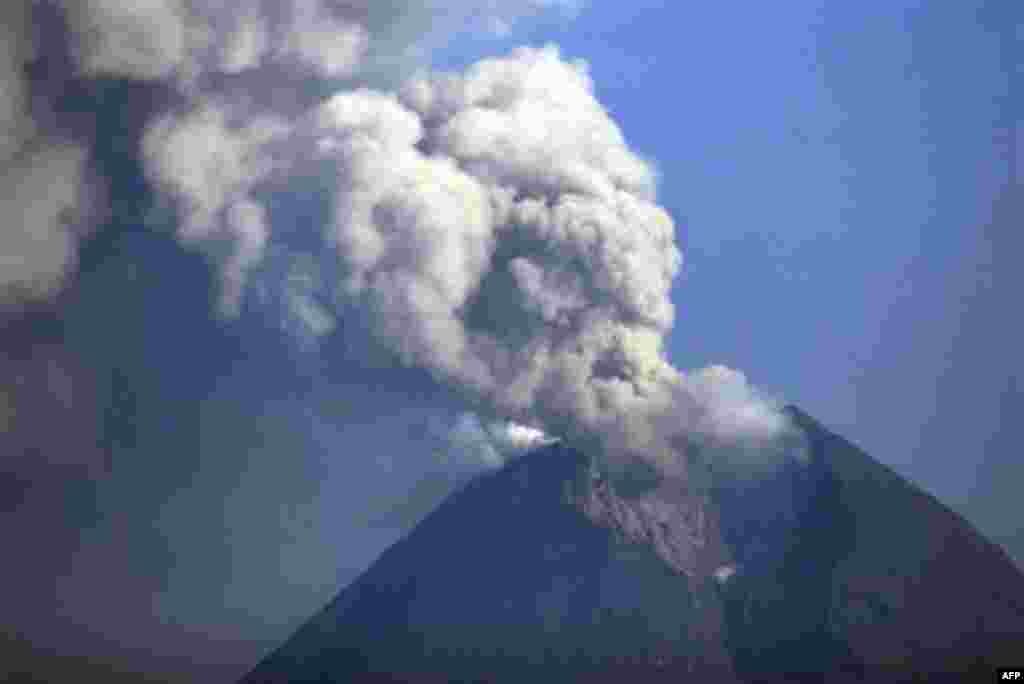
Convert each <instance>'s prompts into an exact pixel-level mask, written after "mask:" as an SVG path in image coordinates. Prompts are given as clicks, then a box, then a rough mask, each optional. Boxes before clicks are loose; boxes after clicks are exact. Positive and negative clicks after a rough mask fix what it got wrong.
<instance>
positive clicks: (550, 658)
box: [242, 407, 1024, 684]
mask: <svg viewBox="0 0 1024 684" xmlns="http://www.w3.org/2000/svg"><path fill="white" fill-rule="evenodd" d="M786 410H787V413H788V414H789V417H790V418H791V420H792V421H793V423H794V424H795V425H796V426H798V427H799V428H800V429H801V430H802V431H803V433H804V434H805V435H806V437H807V443H808V445H809V453H810V457H809V458H808V459H807V461H806V463H802V464H801V463H799V462H798V461H797V460H795V459H788V460H786V461H784V462H783V463H782V464H781V465H780V466H779V467H778V468H776V469H775V470H774V471H772V472H771V473H769V474H767V475H766V476H764V477H761V478H760V479H759V480H758V481H757V482H756V483H754V484H750V483H748V484H747V486H741V485H740V484H737V483H736V482H734V481H731V480H730V479H729V477H727V476H725V475H722V474H721V473H718V474H715V475H714V477H712V478H711V486H710V487H709V488H708V489H707V491H706V492H704V493H702V492H693V491H674V492H673V490H672V489H671V487H668V486H658V487H654V488H650V489H649V490H648V491H646V492H642V493H640V494H638V495H631V496H629V497H626V496H621V495H619V494H617V493H616V491H615V484H614V483H609V482H607V481H606V480H603V479H602V478H601V477H599V476H595V475H594V471H593V469H592V468H591V465H592V464H591V462H590V460H589V459H587V458H586V457H585V456H584V455H582V454H580V453H578V452H575V451H573V450H572V449H570V448H567V447H566V446H564V445H560V444H556V445H552V446H548V447H545V448H543V449H541V450H538V451H536V452H533V453H531V454H528V455H526V456H524V457H522V458H521V459H519V460H517V461H515V462H513V463H511V464H508V465H507V466H506V467H505V468H503V469H501V470H499V471H497V472H495V473H491V474H487V475H484V476H482V477H480V478H477V479H475V480H472V481H471V482H469V483H468V484H466V485H465V486H464V487H463V488H462V489H460V490H459V491H458V492H456V493H455V494H453V495H452V496H450V497H449V498H448V499H446V500H445V501H444V502H442V503H441V505H440V506H438V507H437V508H436V509H435V510H434V511H433V512H432V513H430V514H429V515H428V516H426V518H424V519H423V520H422V521H421V523H420V524H419V525H418V526H417V527H416V528H415V529H414V530H413V531H412V532H410V533H409V534H408V535H406V537H404V538H403V539H402V540H401V541H399V542H397V543H396V544H395V545H393V546H392V547H391V548H389V549H388V550H387V551H386V552H385V553H384V554H382V555H381V557H380V558H379V559H378V561H377V562H375V563H374V564H373V565H371V567H370V569H368V570H367V571H366V572H365V573H363V575H361V576H360V577H359V578H358V579H357V580H356V581H355V582H353V583H352V584H351V585H349V586H348V587H346V588H345V589H343V590H342V591H341V592H340V593H339V594H338V596H337V597H336V598H335V599H334V600H333V601H331V602H330V603H329V604H328V605H327V606H326V607H325V608H324V609H323V610H322V611H321V612H320V613H318V614H317V615H316V616H315V617H314V618H312V619H311V620H310V621H309V622H307V623H306V624H305V625H304V626H303V627H301V628H300V629H299V630H298V631H297V632H296V633H295V634H294V635H293V636H292V637H291V638H290V639H289V640H288V641H287V642H286V643H285V644H284V645H282V646H281V647H280V648H278V649H277V650H275V651H274V652H273V653H271V654H270V655H269V656H268V657H267V658H265V659H264V660H263V661H262V662H261V663H260V664H259V665H258V666H257V667H256V668H255V669H254V670H253V671H252V672H250V673H249V674H248V675H247V676H246V677H245V678H244V679H243V680H242V682H243V683H244V684H256V683H257V682H261V683H269V682H283V681H291V682H313V681H357V682H359V681H366V682H373V681H431V682H432V681H493V682H499V681H501V682H504V681H510V682H511V681H518V680H521V679H522V678H523V677H530V678H532V679H534V680H539V681H552V682H554V681H612V680H615V679H616V678H618V679H619V680H621V677H624V676H633V677H635V676H637V675H641V674H642V675H643V677H644V681H662V680H664V681H670V680H672V679H673V678H676V679H678V677H679V676H680V675H682V674H685V675H688V676H691V677H693V678H695V679H697V680H698V681H705V682H735V681H803V680H807V681H817V680H818V679H820V677H821V676H822V675H823V674H824V673H831V674H832V675H833V677H832V679H835V677H836V676H838V677H839V679H840V681H862V680H864V679H866V680H868V681H902V680H907V681H911V680H913V678H914V677H918V676H923V675H924V674H927V673H933V674H937V673H950V672H961V673H966V672H975V671H977V672H981V671H985V672H986V673H987V672H988V670H990V669H991V668H994V667H996V666H999V665H1005V664H1006V663H1007V660H1006V659H1008V658H1011V657H1013V656H1014V654H1015V653H1017V652H1018V651H1017V649H1018V648H1019V647H1020V645H1021V644H1024V575H1021V573H1020V572H1019V571H1018V570H1017V569H1016V568H1015V566H1014V565H1013V564H1012V562H1011V561H1010V559H1009V557H1008V556H1007V555H1006V554H1005V552H1004V551H1003V550H1002V549H1001V548H999V547H998V546H997V545H995V544H992V543H991V542H988V541H987V540H985V539H984V538H983V537H981V535H980V534H978V533H977V532H976V531H975V530H973V528H972V527H971V526H970V525H969V524H968V523H967V522H966V521H965V520H963V519H962V518H961V517H960V516H958V515H957V514H956V513H954V512H953V511H951V510H949V509H948V508H946V507H945V506H943V505H942V504H940V503H939V502H938V501H936V500H935V499H934V497H931V496H930V495H928V494H926V493H924V492H923V491H921V490H920V489H918V488H917V487H915V486H914V485H912V484H910V483H909V482H906V481H905V480H903V479H902V478H900V477H899V476H898V475H897V474H896V473H895V472H893V471H892V470H891V469H888V468H886V467H885V466H883V465H882V464H880V463H878V462H877V461H874V460H873V459H871V458H870V457H869V456H867V454H865V453H864V452H863V451H861V450H860V449H858V448H857V447H856V446H854V445H853V444H851V443H850V442H848V441H846V440H844V439H843V438H841V437H839V436H838V435H835V434H833V433H831V432H829V431H828V430H826V429H825V428H824V427H822V426H821V425H820V424H818V423H817V422H816V421H814V420H813V418H811V417H810V416H808V415H807V414H805V413H803V412H801V411H800V410H799V409H796V408H795V407H788V408H787V409H786ZM705 494H706V496H705ZM702 497H703V498H702ZM968 570H969V571H970V572H971V573H972V577H971V579H972V580H973V581H966V580H964V578H963V577H962V576H961V575H962V574H963V573H965V572H967V571H968ZM943 602H945V603H943ZM937 610H938V613H939V616H938V617H937V618H934V617H932V613H933V612H936V611H937ZM816 678H817V679H816Z"/></svg>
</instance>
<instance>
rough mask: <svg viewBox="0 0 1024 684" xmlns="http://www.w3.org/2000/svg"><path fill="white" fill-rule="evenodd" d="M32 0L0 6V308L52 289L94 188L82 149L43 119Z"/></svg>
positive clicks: (69, 265)
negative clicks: (35, 81) (33, 67)
mask: <svg viewBox="0 0 1024 684" xmlns="http://www.w3.org/2000/svg"><path fill="white" fill-rule="evenodd" d="M35 33H36V32H35V30H34V25H33V21H32V14H31V3H30V2H27V1H26V2H21V1H18V0H15V1H13V2H5V3H3V5H2V7H0V92H2V94H3V95H2V97H0V309H9V308H12V307H13V308H15V309H17V308H20V307H21V306H23V305H25V304H26V303H31V302H35V301H37V300H40V299H45V298H47V297H50V296H52V295H53V294H54V293H55V292H57V291H58V290H59V289H60V288H61V287H62V286H63V284H64V282H65V280H66V277H67V275H68V273H69V272H70V271H71V270H72V269H73V267H74V263H75V249H76V244H77V239H78V237H79V236H80V234H81V233H82V232H85V231H86V229H87V228H86V226H87V222H86V218H85V217H86V215H87V214H88V212H87V211H86V209H87V208H88V207H89V200H90V195H91V194H92V193H93V192H94V189H93V188H91V184H90V182H89V179H88V177H87V172H86V165H85V151H84V149H83V148H82V147H81V146H80V145H78V144H77V143H76V142H74V141H73V140H72V139H71V138H70V137H68V136H67V135H63V134H62V133H61V132H60V131H58V130H56V129H55V127H54V126H52V125H50V124H48V123H44V122H48V121H50V120H51V119H52V117H50V116H48V114H49V112H48V110H49V108H50V102H48V101H47V99H46V98H44V97H42V96H41V94H40V93H38V92H34V89H33V87H32V83H31V81H30V79H29V77H28V73H27V67H28V65H29V64H30V63H31V62H32V61H33V60H34V59H35V57H36V53H37V48H38V45H37V42H38V41H37V40H36V39H35Z"/></svg>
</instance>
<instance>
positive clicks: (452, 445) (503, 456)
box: [444, 412, 555, 469]
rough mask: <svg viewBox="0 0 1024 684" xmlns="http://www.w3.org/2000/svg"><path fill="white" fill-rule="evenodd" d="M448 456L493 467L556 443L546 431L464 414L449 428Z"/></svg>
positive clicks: (475, 465) (465, 463)
mask: <svg viewBox="0 0 1024 684" xmlns="http://www.w3.org/2000/svg"><path fill="white" fill-rule="evenodd" d="M445 434H446V441H447V444H446V445H445V447H444V448H445V449H446V454H447V457H448V458H450V459H455V460H456V461H458V462H459V463H461V464H463V467H470V468H474V469H475V468H480V467H483V468H484V469H491V468H497V467H500V466H501V465H503V464H505V463H506V462H508V461H509V460H511V459H514V458H516V457H517V456H521V455H523V454H525V453H527V452H529V451H532V450H533V449H537V448H539V447H542V446H544V445H547V444H551V443H552V442H554V441H555V440H554V438H552V437H549V436H548V435H546V434H544V431H543V430H538V429H536V428H532V427H529V426H527V425H521V424H519V423H516V422H513V421H507V420H498V421H485V420H482V419H481V418H480V416H478V415H476V414H474V413H468V412H467V413H462V414H460V415H459V416H458V418H457V419H456V421H455V424H454V425H452V426H451V428H450V429H448V430H447V431H446V433H445Z"/></svg>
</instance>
